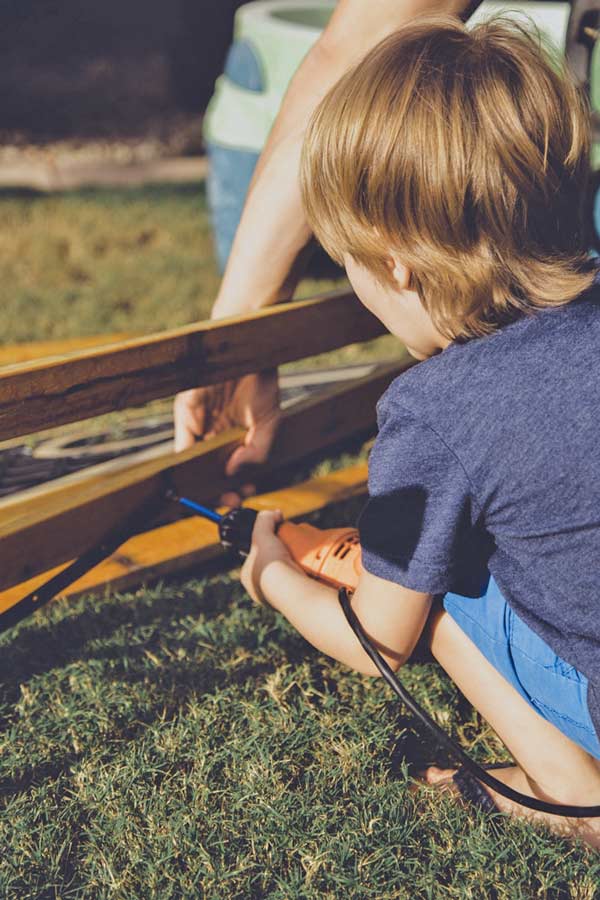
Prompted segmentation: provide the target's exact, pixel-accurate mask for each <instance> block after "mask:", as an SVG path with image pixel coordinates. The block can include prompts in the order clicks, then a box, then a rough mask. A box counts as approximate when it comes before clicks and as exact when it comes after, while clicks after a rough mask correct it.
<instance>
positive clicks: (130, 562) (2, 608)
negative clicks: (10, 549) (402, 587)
mask: <svg viewBox="0 0 600 900" xmlns="http://www.w3.org/2000/svg"><path fill="white" fill-rule="evenodd" d="M366 490H367V464H366V463H360V464H358V465H356V466H349V467H348V468H346V469H341V470H340V471H338V472H332V473H331V474H330V475H325V476H322V477H320V478H312V479H310V480H308V481H304V482H302V483H301V484H297V485H294V487H291V488H285V489H283V490H279V491H271V492H269V493H266V494H260V495H258V496H256V497H253V498H252V499H251V500H249V501H248V502H247V503H246V504H245V505H246V506H250V507H251V508H252V509H280V510H281V511H282V512H283V514H284V516H285V518H286V519H294V518H298V517H300V516H305V515H307V514H308V513H312V512H316V511H317V510H319V509H323V508H324V507H326V506H329V505H330V504H333V503H340V502H342V501H344V500H349V499H350V498H352V497H356V496H360V495H362V494H365V493H366ZM222 554H223V548H222V547H221V544H220V543H219V540H218V534H217V529H216V527H215V526H214V525H213V524H212V523H211V522H207V521H206V520H205V519H200V518H199V517H193V518H189V519H182V520H180V521H178V522H173V523H171V524H169V525H163V526H161V527H160V528H154V529H152V530H151V531H148V532H146V533H145V534H139V535H136V536H135V537H133V538H131V539H130V540H129V541H127V542H126V543H125V544H123V546H122V547H120V548H119V550H118V551H117V552H116V553H114V554H113V555H112V556H111V557H109V558H108V559H107V560H105V562H103V563H101V564H100V565H99V566H96V568H95V569H92V570H91V571H90V572H88V573H87V574H86V575H84V576H83V577H82V578H80V579H79V580H78V581H76V582H74V583H73V584H72V585H70V586H69V587H68V588H66V590H65V591H63V592H62V594H61V596H64V597H73V596H79V595H80V594H92V593H93V594H98V593H102V592H104V591H106V590H108V589H110V590H112V591H124V590H130V589H132V588H134V587H137V586H138V585H140V584H147V583H149V582H151V581H155V580H156V579H157V578H162V577H164V576H166V575H174V574H176V573H179V572H184V571H186V570H189V569H191V568H192V567H198V566H201V565H202V564H204V563H206V562H210V561H211V560H213V559H216V558H217V557H219V556H221V555H222ZM62 568H63V566H57V567H56V568H55V569H54V570H52V571H50V572H44V573H43V574H42V575H37V576H36V577H35V578H33V579H30V580H29V581H27V582H25V583H23V584H18V585H16V586H15V587H12V588H10V589H9V590H7V591H3V592H2V593H1V594H0V615H1V614H2V613H3V612H6V610H8V609H10V608H11V607H13V606H15V604H17V603H18V602H19V600H21V599H22V598H23V597H25V596H27V595H28V594H29V593H30V592H32V591H35V590H37V589H38V588H39V587H40V585H41V584H43V583H44V582H45V581H47V580H48V579H49V578H50V577H51V576H53V575H55V574H57V573H58V572H59V571H61V569H62Z"/></svg>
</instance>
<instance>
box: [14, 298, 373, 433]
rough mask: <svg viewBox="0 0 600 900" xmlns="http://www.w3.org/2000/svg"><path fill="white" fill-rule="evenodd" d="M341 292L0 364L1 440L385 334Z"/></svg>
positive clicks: (138, 403) (357, 301) (352, 300)
mask: <svg viewBox="0 0 600 900" xmlns="http://www.w3.org/2000/svg"><path fill="white" fill-rule="evenodd" d="M383 332H384V329H383V326H382V325H381V323H380V322H379V321H378V320H377V319H375V317H374V316H372V315H371V313H369V312H368V311H367V310H366V309H365V308H364V307H363V306H362V304H361V303H360V302H359V300H358V299H357V298H356V296H355V295H354V294H353V293H351V292H348V291H338V292H334V293H330V294H327V295H325V296H323V297H316V298H313V299H311V300H303V301H300V302H298V303H290V304H284V305H279V306H276V307H272V308H270V309H265V310H260V311H259V312H256V313H253V314H251V315H246V316H236V317H234V318H230V319H222V320H219V321H215V322H199V323H196V324H195V325H189V326H187V327H185V328H178V329H176V330H173V331H166V332H163V333H161V334H155V335H150V336H148V337H143V338H131V339H130V340H127V341H123V342H119V343H116V344H110V345H108V346H105V347H100V348H98V347H96V348H93V349H89V350H83V351H81V352H80V353H77V354H70V355H69V356H66V357H64V358H55V359H51V360H46V361H44V360H41V361H34V362H29V363H23V364H21V365H16V366H8V367H5V368H4V369H2V370H0V441H2V440H8V439H11V438H14V437H17V436H19V435H23V434H30V433H32V432H36V431H41V430H43V429H45V428H54V427H56V426H58V425H64V424H66V423H67V422H74V421H78V420H80V419H86V418H89V417H91V416H97V415H101V414H103V413H107V412H112V411H114V410H119V409H124V408H126V407H131V406H140V405H141V404H143V403H147V402H148V401H150V400H155V399H158V398H160V397H167V396H170V395H172V394H175V393H176V392H177V391H180V390H184V389H186V388H190V387H195V386H200V385H206V384H215V383H218V382H221V381H224V380H226V379H228V378H236V377H238V376H240V375H244V374H247V373H248V372H255V371H258V370H259V369H264V368H267V367H270V366H276V365H279V364H281V363H284V362H290V361H291V360H295V359H301V358H303V357H305V356H311V355H313V354H317V353H322V352H325V351H327V350H333V349H335V348H337V347H343V346H346V345H347V344H351V343H355V342H357V341H366V340H370V339H371V338H374V337H377V336H378V335H380V334H383Z"/></svg>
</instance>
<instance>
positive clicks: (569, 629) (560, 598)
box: [359, 275, 600, 733]
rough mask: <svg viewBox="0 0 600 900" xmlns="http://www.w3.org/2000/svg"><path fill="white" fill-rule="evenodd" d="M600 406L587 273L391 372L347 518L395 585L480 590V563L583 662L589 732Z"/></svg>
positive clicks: (367, 560) (596, 661)
mask: <svg viewBox="0 0 600 900" xmlns="http://www.w3.org/2000/svg"><path fill="white" fill-rule="evenodd" d="M599 407H600V278H599V277H598V275H597V276H596V281H595V284H594V287H593V288H592V289H591V290H590V291H588V292H587V293H586V294H584V295H582V296H581V297H580V298H578V299H577V300H575V301H573V302H572V303H569V304H568V305H567V306H563V307H559V308H555V309H544V310H540V311H538V312H536V313H534V314H533V315H531V316H527V317H524V318H521V319H519V320H517V321H516V322H513V323H511V324H510V325H507V326H505V327H504V328H502V329H501V330H499V331H498V332H496V333H494V334H492V335H489V336H487V337H484V338H475V339H472V340H470V341H468V342H466V343H463V344H458V343H453V344H450V346H449V347H447V348H446V349H445V350H444V351H443V352H442V353H440V354H439V355H438V356H435V357H432V358H431V359H428V360H426V361H425V362H422V363H420V364H419V365H417V366H415V367H414V368H412V369H411V370H409V371H408V372H405V373H404V374H403V375H401V376H400V377H399V378H397V379H396V380H395V381H394V382H393V383H392V384H391V385H390V387H389V388H388V390H387V391H386V392H385V394H384V395H383V397H382V398H381V400H380V401H379V404H378V407H377V418H378V424H379V434H378V437H377V440H376V442H375V446H374V448H373V450H372V453H371V457H370V461H369V500H368V502H367V505H366V507H365V509H364V511H363V513H362V515H361V518H360V521H359V528H360V536H361V543H362V548H363V563H364V566H365V568H366V570H367V571H368V572H371V573H372V574H374V575H378V576H379V577H381V578H384V579H386V580H388V581H394V582H397V583H398V584H401V585H403V586H404V587H407V588H412V589H414V590H417V591H423V592H427V593H432V594H442V593H445V592H446V591H453V592H456V593H460V594H464V595H467V596H472V597H477V596H481V594H482V593H483V589H484V587H485V585H486V582H487V579H488V577H489V573H490V572H491V574H492V575H493V576H494V578H495V580H496V582H497V584H498V586H499V587H500V590H501V591H502V594H503V595H504V597H505V598H506V600H507V601H508V603H509V604H510V605H511V606H512V607H513V608H514V610H515V612H516V613H517V614H518V615H519V616H521V618H522V619H523V620H524V621H525V622H526V623H527V624H528V625H529V626H530V627H531V628H532V629H533V630H534V631H535V632H536V633H537V634H539V635H540V636H541V637H542V638H543V639H544V640H545V641H546V643H548V644H549V645H550V646H551V647H552V649H553V650H554V651H555V652H556V653H557V654H558V655H559V656H561V657H562V658H563V659H565V660H566V661H567V662H568V663H570V664H571V665H573V666H575V668H577V669H579V671H581V672H583V673H584V674H585V675H586V676H587V678H588V679H589V682H590V685H589V689H588V704H589V707H590V713H591V715H592V718H593V720H594V723H595V726H596V729H597V730H598V732H599V733H600V614H599V613H600V433H599V427H598V425H599V418H600V417H599V412H600V409H599ZM474 602H476V601H474Z"/></svg>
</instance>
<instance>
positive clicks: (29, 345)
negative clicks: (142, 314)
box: [0, 334, 131, 367]
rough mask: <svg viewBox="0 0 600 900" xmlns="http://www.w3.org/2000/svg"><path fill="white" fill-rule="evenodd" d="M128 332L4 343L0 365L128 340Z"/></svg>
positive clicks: (61, 354)
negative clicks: (56, 339)
mask: <svg viewBox="0 0 600 900" xmlns="http://www.w3.org/2000/svg"><path fill="white" fill-rule="evenodd" d="M130 337H131V335H130V334H97V335H92V336H88V337H77V338H64V340H58V341H30V342H25V343H23V344H6V345H5V346H4V347H0V367H1V366H15V365H17V364H18V363H24V362H31V361H32V360H34V359H38V360H39V359H46V358H47V357H49V356H66V355H67V354H68V353H78V352H79V351H80V350H89V349H90V348H91V347H104V346H105V345H106V344H116V343H117V342H119V341H125V340H128V339H129V338H130Z"/></svg>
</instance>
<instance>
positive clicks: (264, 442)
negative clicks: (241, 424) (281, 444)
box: [225, 421, 277, 477]
mask: <svg viewBox="0 0 600 900" xmlns="http://www.w3.org/2000/svg"><path fill="white" fill-rule="evenodd" d="M276 430H277V421H274V422H273V423H272V424H271V423H269V424H265V425H252V426H250V428H249V429H248V432H247V434H246V437H245V440H244V444H243V445H242V446H241V447H237V448H236V449H235V450H234V451H233V453H232V454H231V456H230V457H229V459H228V460H227V465H226V466H225V474H226V475H228V476H229V477H231V476H232V475H235V474H236V473H237V472H238V471H239V470H240V469H241V467H242V466H249V465H253V464H254V465H257V464H260V463H264V461H265V460H266V459H267V457H268V455H269V451H270V449H271V445H272V443H273V438H274V437H275V431H276Z"/></svg>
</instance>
